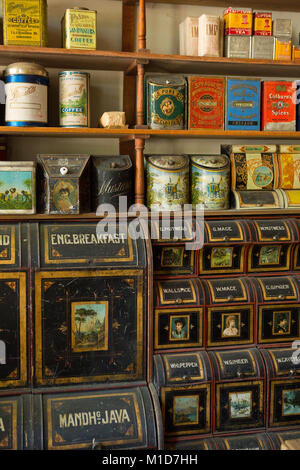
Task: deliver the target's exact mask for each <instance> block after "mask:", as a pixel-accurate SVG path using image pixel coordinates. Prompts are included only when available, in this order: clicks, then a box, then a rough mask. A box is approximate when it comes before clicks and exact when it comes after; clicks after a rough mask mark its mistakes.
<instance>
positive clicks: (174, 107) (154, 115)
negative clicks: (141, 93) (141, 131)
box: [147, 75, 186, 130]
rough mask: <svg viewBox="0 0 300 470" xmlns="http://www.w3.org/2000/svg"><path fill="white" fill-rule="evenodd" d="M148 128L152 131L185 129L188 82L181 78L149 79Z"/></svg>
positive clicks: (162, 77)
mask: <svg viewBox="0 0 300 470" xmlns="http://www.w3.org/2000/svg"><path fill="white" fill-rule="evenodd" d="M147 89H148V93H147V96H148V103H147V114H148V118H147V121H148V126H149V127H150V128H151V129H170V130H171V129H184V128H185V120H186V119H185V107H186V80H185V78H184V77H179V76H169V75H167V76H157V77H148V78H147Z"/></svg>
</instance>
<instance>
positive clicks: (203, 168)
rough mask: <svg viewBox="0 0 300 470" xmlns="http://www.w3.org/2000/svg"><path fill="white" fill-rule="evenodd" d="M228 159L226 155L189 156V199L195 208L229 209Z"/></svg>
mask: <svg viewBox="0 0 300 470" xmlns="http://www.w3.org/2000/svg"><path fill="white" fill-rule="evenodd" d="M229 194H230V161H229V158H228V157H227V156H226V155H193V156H191V195H192V197H191V199H192V205H193V207H194V208H195V206H196V205H197V204H203V206H204V208H205V209H212V210H214V209H229Z"/></svg>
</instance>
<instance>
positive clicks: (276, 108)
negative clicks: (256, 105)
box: [262, 80, 296, 131]
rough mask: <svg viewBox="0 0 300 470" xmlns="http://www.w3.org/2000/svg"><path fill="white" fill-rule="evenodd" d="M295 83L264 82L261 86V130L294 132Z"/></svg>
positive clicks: (282, 81)
mask: <svg viewBox="0 0 300 470" xmlns="http://www.w3.org/2000/svg"><path fill="white" fill-rule="evenodd" d="M295 94H296V82H294V81H284V80H281V81H272V80H266V81H264V82H263V84H262V130H263V131H295V130H296V104H295V100H294V97H295Z"/></svg>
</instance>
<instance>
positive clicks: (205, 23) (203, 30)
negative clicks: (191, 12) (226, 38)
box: [198, 15, 223, 57]
mask: <svg viewBox="0 0 300 470" xmlns="http://www.w3.org/2000/svg"><path fill="white" fill-rule="evenodd" d="M221 25H222V23H221V19H220V17H219V16H215V15H201V16H200V17H199V28H198V35H199V41H198V56H199V57H220V56H221V55H222V44H223V28H222V27H221Z"/></svg>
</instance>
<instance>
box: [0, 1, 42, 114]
mask: <svg viewBox="0 0 300 470" xmlns="http://www.w3.org/2000/svg"><path fill="white" fill-rule="evenodd" d="M3 2H4V31H5V32H4V44H16V45H25V46H26V45H27V46H45V45H46V35H47V28H46V8H45V5H43V3H44V2H42V0H26V1H24V0H23V1H22V0H20V1H15V0H3ZM19 120H20V119H19Z"/></svg>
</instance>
